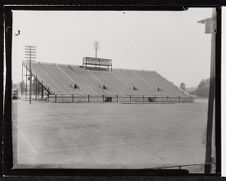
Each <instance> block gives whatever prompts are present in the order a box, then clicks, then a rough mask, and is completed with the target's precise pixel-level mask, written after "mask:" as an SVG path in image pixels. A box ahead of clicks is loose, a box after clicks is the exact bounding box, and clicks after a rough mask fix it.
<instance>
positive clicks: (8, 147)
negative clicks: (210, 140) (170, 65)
mask: <svg viewBox="0 0 226 181" xmlns="http://www.w3.org/2000/svg"><path fill="white" fill-rule="evenodd" d="M110 2H111V1H110ZM142 2H143V1H142ZM134 4H135V5H134ZM221 5H223V4H221ZM221 5H219V4H218V5H217V4H216V2H215V4H214V3H213V4H210V5H208V6H203V5H202V4H196V5H190V6H189V5H187V4H185V5H183V4H181V5H178V4H175V3H174V4H170V5H169V4H166V5H165V6H163V5H162V4H161V5H159V4H155V5H150V4H145V3H144V4H139V3H133V4H121V5H119V4H113V3H110V4H108V3H105V4H104V3H103V4H99V5H98V4H88V5H87V4H79V5H78V4H73V6H71V5H28V6H24V5H21V6H19V5H6V6H4V16H3V17H4V20H3V21H4V23H5V24H4V30H3V31H4V33H5V47H4V42H3V47H4V48H3V52H5V56H6V60H5V67H6V77H5V80H6V86H5V97H3V95H4V94H3V91H2V95H1V98H2V100H3V99H5V104H4V105H3V106H4V112H3V106H2V107H0V108H1V109H2V112H3V113H4V114H1V116H2V118H3V121H2V122H1V128H2V129H1V131H2V134H1V136H2V142H1V143H2V144H1V146H2V151H3V152H2V154H1V157H2V164H1V167H2V174H3V175H5V176H6V175H7V176H15V175H20V176H23V175H27V176H34V175H37V176H38V175H45V176H49V175H54V176H90V175H92V176H100V175H102V176H112V175H114V176H131V175H133V176H138V175H140V176H141V175H142V176H160V175H161V176H163V175H164V176H178V175H180V176H204V175H205V176H220V174H221V129H220V128H221V123H220V121H221ZM189 7H203V8H208V7H209V8H214V7H215V8H216V11H217V33H216V62H215V72H216V74H215V77H216V79H215V80H216V81H215V96H214V95H212V96H213V97H215V113H216V114H215V133H216V135H215V142H216V149H217V151H216V173H215V174H193V173H188V172H187V170H183V169H158V170H156V169H13V168H12V167H13V154H12V122H11V121H12V115H11V113H12V112H11V111H12V110H11V106H12V104H11V103H12V102H11V96H12V95H11V89H12V85H11V65H12V61H11V59H12V54H11V53H12V49H11V47H12V10H43V11H46V10H47V11H52V10H54V11H56V10H65V11H71V10H75V11H76V10H79V11H81V10H94V11H95V10H114V11H123V10H125V11H129V10H137V11H165V10H167V11H183V10H186V9H188V8H189ZM2 56H3V59H4V54H3V55H2ZM3 68H4V63H3V61H2V63H1V69H2V70H3ZM1 79H2V80H3V75H2V77H1ZM2 82H3V81H2ZM2 90H3V83H2ZM2 102H3V101H2Z"/></svg>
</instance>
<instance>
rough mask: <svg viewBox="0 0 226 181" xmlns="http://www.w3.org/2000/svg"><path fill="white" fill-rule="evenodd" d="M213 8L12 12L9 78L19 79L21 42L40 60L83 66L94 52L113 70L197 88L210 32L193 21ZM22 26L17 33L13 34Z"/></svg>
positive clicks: (205, 69)
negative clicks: (133, 71) (150, 75)
mask: <svg viewBox="0 0 226 181" xmlns="http://www.w3.org/2000/svg"><path fill="white" fill-rule="evenodd" d="M211 16H212V9H211V8H191V9H189V10H187V11H21V10H20V11H19V10H15V11H13V35H12V36H13V47H12V57H13V59H12V70H13V73H12V79H13V82H14V83H16V82H19V81H21V79H22V78H21V70H22V68H21V67H22V60H24V59H25V55H24V50H25V45H34V46H36V47H37V59H36V61H40V62H49V63H62V64H74V65H81V64H82V58H83V57H86V56H94V55H95V52H94V47H93V45H94V41H98V42H99V44H100V49H99V51H98V53H97V55H98V57H99V58H108V59H112V62H113V63H112V64H113V68H126V69H140V70H154V71H156V72H158V73H159V74H161V75H162V76H163V77H165V78H166V79H168V80H169V81H172V82H174V84H175V85H177V86H179V85H180V83H181V82H184V83H185V84H186V87H196V86H197V85H198V84H199V82H200V81H201V80H202V79H206V78H209V75H210V53H211V51H210V50H211V35H210V34H205V27H204V25H203V24H199V23H197V21H199V20H201V19H205V18H209V17H211ZM18 30H20V32H21V33H20V35H18V36H16V35H15V34H16V33H17V31H18Z"/></svg>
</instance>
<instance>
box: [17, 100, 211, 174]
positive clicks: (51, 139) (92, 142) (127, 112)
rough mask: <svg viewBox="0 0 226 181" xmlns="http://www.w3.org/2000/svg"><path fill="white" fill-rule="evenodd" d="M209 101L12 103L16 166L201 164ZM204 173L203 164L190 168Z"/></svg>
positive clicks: (130, 166)
mask: <svg viewBox="0 0 226 181" xmlns="http://www.w3.org/2000/svg"><path fill="white" fill-rule="evenodd" d="M206 122H207V102H206V101H202V102H196V103H190V104H189V103H188V104H116V103H104V104H101V103H96V104H95V103H80V104H79V103H78V104H73V103H46V102H43V103H41V102H32V104H31V105H29V103H28V101H24V100H17V101H13V143H14V150H13V151H14V161H15V162H14V166H15V167H17V168H21V167H23V168H24V167H26V168H29V167H35V168H39V167H46V168H56V167H57V168H155V167H162V166H172V165H186V164H202V163H204V158H205V139H204V138H205V130H206ZM189 169H190V170H191V171H194V172H200V171H202V167H198V168H197V167H190V168H189Z"/></svg>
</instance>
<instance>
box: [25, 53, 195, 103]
mask: <svg viewBox="0 0 226 181" xmlns="http://www.w3.org/2000/svg"><path fill="white" fill-rule="evenodd" d="M23 67H24V68H25V69H26V75H25V76H26V77H28V76H29V77H30V76H31V77H33V79H34V80H35V84H36V86H35V88H34V89H35V90H34V91H32V92H33V94H34V95H35V96H36V99H37V98H38V97H40V96H41V98H42V99H45V100H46V101H49V102H127V103H128V102H140V103H148V102H149V103H150V102H151V103H153V102H157V103H158V102H161V103H163V102H165V103H169V102H171V103H173V102H194V97H192V96H191V95H189V94H188V93H186V92H185V91H183V90H181V89H179V88H178V87H176V86H175V85H173V84H172V83H171V82H170V81H168V80H166V79H165V78H164V77H162V76H161V75H160V74H158V73H157V72H155V71H144V70H127V69H113V68H112V60H111V59H102V58H92V57H84V58H83V62H82V65H81V66H78V65H63V64H48V63H41V62H32V63H31V65H29V62H28V61H27V62H23ZM28 73H29V75H28ZM22 74H23V73H22ZM32 82H33V81H32ZM27 85H28V84H27V79H26V85H25V86H26V88H25V90H26V92H25V95H27V90H28V88H27ZM38 87H41V91H39V89H38ZM46 96H47V97H46Z"/></svg>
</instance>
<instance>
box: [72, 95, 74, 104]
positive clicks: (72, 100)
mask: <svg viewBox="0 0 226 181" xmlns="http://www.w3.org/2000/svg"><path fill="white" fill-rule="evenodd" d="M72 102H74V94H72Z"/></svg>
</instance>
